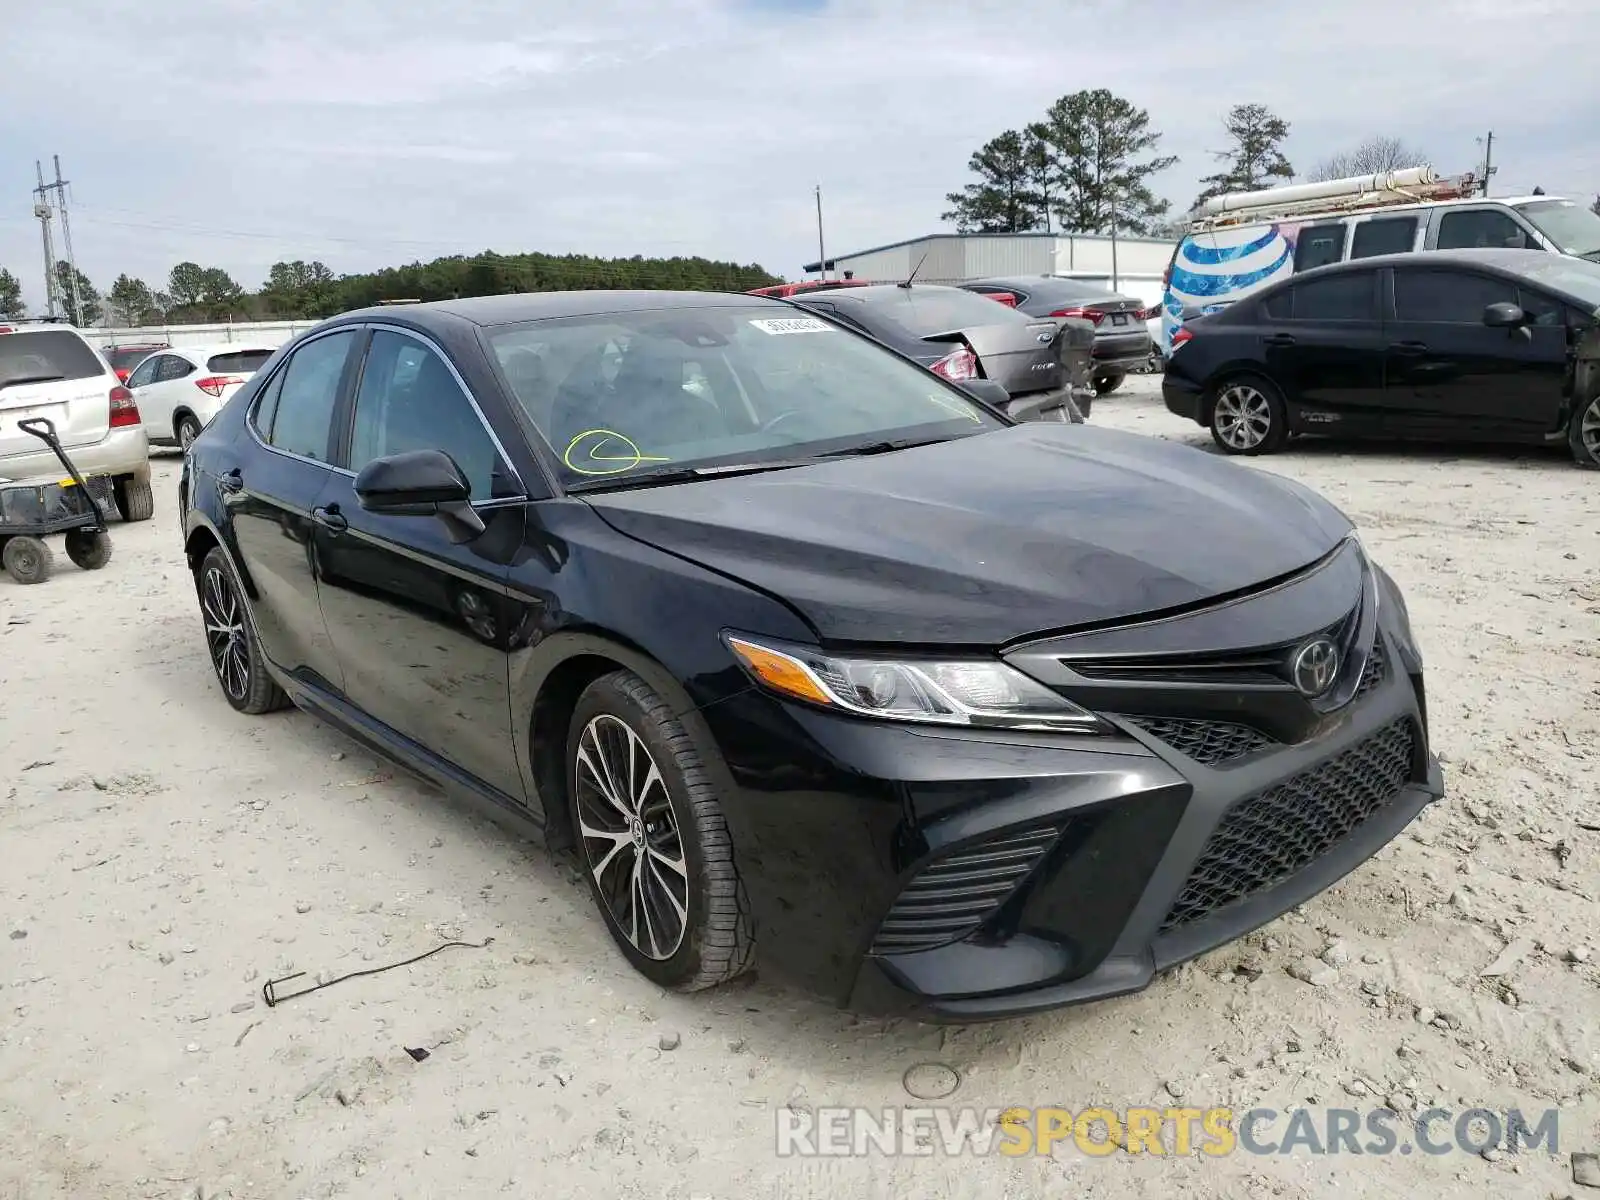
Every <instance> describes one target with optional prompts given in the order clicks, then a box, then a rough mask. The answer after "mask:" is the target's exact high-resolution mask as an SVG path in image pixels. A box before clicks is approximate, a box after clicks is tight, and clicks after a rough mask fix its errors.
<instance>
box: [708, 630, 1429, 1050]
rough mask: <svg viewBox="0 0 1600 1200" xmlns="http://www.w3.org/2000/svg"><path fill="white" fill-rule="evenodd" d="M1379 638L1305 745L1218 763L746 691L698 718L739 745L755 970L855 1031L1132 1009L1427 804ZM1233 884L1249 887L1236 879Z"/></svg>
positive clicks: (1421, 753) (733, 810) (1410, 673)
mask: <svg viewBox="0 0 1600 1200" xmlns="http://www.w3.org/2000/svg"><path fill="white" fill-rule="evenodd" d="M1384 636H1385V639H1386V642H1385V644H1386V645H1387V646H1388V651H1387V656H1386V663H1387V666H1386V668H1385V674H1384V675H1383V676H1382V678H1381V682H1377V683H1374V684H1372V685H1371V686H1367V684H1366V683H1365V682H1364V683H1363V685H1362V689H1363V690H1362V692H1361V694H1360V695H1358V697H1357V698H1356V699H1354V700H1353V701H1351V702H1350V703H1349V704H1348V705H1346V706H1345V707H1344V708H1343V709H1341V710H1339V711H1337V712H1335V713H1332V714H1328V715H1325V716H1324V717H1322V718H1319V725H1318V727H1317V730H1316V733H1315V736H1312V737H1309V738H1307V739H1306V740H1304V741H1301V742H1298V743H1295V744H1282V745H1277V746H1276V747H1275V748H1273V749H1272V750H1270V751H1265V752H1259V753H1248V754H1244V755H1243V756H1241V757H1238V758H1236V759H1235V760H1233V761H1231V762H1227V763H1224V764H1221V765H1206V763H1204V762H1202V761H1200V760H1199V759H1198V758H1195V757H1190V755H1189V754H1186V753H1183V752H1180V751H1179V750H1177V749H1176V748H1174V744H1173V743H1171V742H1169V741H1164V740H1162V738H1160V737H1157V736H1152V735H1151V734H1149V733H1147V732H1146V731H1145V728H1144V727H1142V726H1135V725H1131V724H1128V723H1126V722H1123V721H1121V720H1119V721H1118V724H1119V725H1120V726H1121V727H1122V729H1123V731H1124V732H1125V733H1126V734H1127V736H1126V737H1123V738H1108V737H1100V738H1085V737H1076V738H1074V737H1066V736H1055V735H1036V734H1020V733H1016V734H995V733H983V734H977V733H970V732H966V731H958V730H947V731H946V730H932V729H912V728H909V727H895V726H889V725H881V724H875V723H870V722H859V721H850V720H845V719H840V718H835V717H832V716H830V715H828V714H825V713H821V712H817V711H813V710H809V709H803V708H799V707H793V706H789V705H786V704H783V703H780V702H778V701H776V700H774V699H772V698H770V697H768V696H766V695H765V694H763V693H759V692H754V691H751V692H745V693H742V694H741V695H739V696H736V697H733V698H730V699H728V700H725V701H723V702H721V703H720V704H718V705H714V706H712V708H711V709H708V710H705V713H704V715H705V716H706V717H707V720H708V723H709V725H710V728H711V732H712V735H713V736H714V737H715V738H716V740H717V742H718V743H719V744H720V745H721V746H722V747H724V748H727V747H729V746H735V747H739V750H738V752H736V753H734V754H731V755H728V756H727V761H728V765H729V767H730V769H731V779H730V783H731V784H732V789H733V790H732V794H731V795H730V796H729V797H728V799H729V803H728V804H727V805H726V806H725V808H726V811H727V819H728V825H729V829H730V833H731V834H732V836H733V839H734V843H735V849H736V854H737V856H738V860H739V862H740V864H741V874H742V876H743V879H744V883H745V886H746V889H747V892H748V894H749V898H750V902H751V910H752V915H753V918H754V920H755V925H756V943H757V955H758V959H759V962H760V965H761V969H762V970H763V972H764V973H767V974H770V975H772V976H775V977H779V978H783V979H786V980H788V981H789V982H791V983H794V984H796V985H798V986H800V987H803V988H805V989H806V990H809V991H812V992H815V993H818V994H821V995H823V996H825V997H827V998H828V999H830V1000H832V1001H834V1002H835V1003H838V1004H840V1005H843V1006H845V1007H848V1008H850V1009H853V1010H855V1011H858V1012H862V1013H871V1014H882V1015H888V1014H904V1015H913V1016H917V1017H920V1018H923V1019H927V1020H934V1021H953V1022H970V1021H978V1020H986V1019H994V1018H1001V1017H1008V1016H1016V1015H1020V1014H1025V1013H1031V1012H1037V1011H1040V1010H1044V1009H1050V1008H1055V1007H1059V1006H1062V1005H1067V1004H1076V1003H1081V1002H1083V1001H1088V1000H1097V999H1104V998H1107V997H1112V996H1118V995H1122V994H1125V993H1129V992H1134V991H1138V990H1140V989H1141V988H1143V987H1145V986H1146V985H1148V984H1149V983H1150V981H1151V980H1152V979H1153V978H1154V976H1155V975H1156V974H1157V973H1158V972H1160V971H1163V970H1166V969H1168V968H1170V967H1172V966H1174V965H1176V964H1178V963H1181V962H1183V961H1185V960H1187V959H1190V958H1193V957H1195V956H1197V955H1200V954H1203V953H1205V952H1206V951H1208V950H1211V949H1214V948H1216V947H1218V946H1221V945H1223V944H1225V943H1227V942H1230V941H1232V940H1234V939H1236V938H1238V937H1240V936H1242V935H1243V934H1245V933H1247V932H1249V931H1250V930H1252V929H1254V928H1257V927H1259V926H1260V925H1262V924H1264V923H1266V922H1268V921H1270V920H1272V919H1273V918H1275V917H1277V916H1279V915H1280V914H1282V913H1283V912H1285V911H1287V910H1289V909H1291V908H1293V907H1295V906H1297V905H1299V904H1301V903H1303V902H1304V901H1305V900H1307V899H1308V898H1310V897H1312V896H1314V895H1316V894H1317V893H1318V892H1320V891H1322V890H1324V889H1325V888H1327V887H1329V886H1330V885H1331V884H1333V883H1334V882H1336V881H1337V880H1338V879H1340V878H1341V877H1343V876H1344V875H1346V874H1347V873H1349V872H1350V871H1352V870H1354V869H1355V868H1356V867H1358V866H1359V865H1361V864H1362V863H1363V862H1365V861H1366V860H1367V859H1368V858H1370V857H1371V856H1372V855H1374V854H1375V853H1377V851H1378V850H1379V849H1381V848H1382V847H1383V846H1384V845H1385V844H1387V843H1388V842H1389V841H1390V840H1391V839H1392V838H1394V837H1395V836H1396V835H1397V834H1398V833H1399V832H1400V831H1401V830H1402V829H1404V828H1405V827H1406V825H1407V824H1408V823H1409V822H1410V821H1411V820H1412V818H1413V817H1415V816H1416V814H1417V813H1418V812H1419V811H1420V810H1421V809H1422V808H1424V807H1425V806H1426V805H1427V804H1429V803H1430V802H1431V801H1433V800H1434V799H1437V798H1438V797H1439V796H1441V795H1442V794H1443V790H1444V789H1443V781H1442V777H1441V774H1440V770H1439V766H1438V763H1437V760H1436V759H1435V758H1434V757H1433V756H1432V755H1431V754H1430V753H1429V750H1428V743H1427V721H1426V709H1425V703H1424V699H1423V690H1422V675H1421V666H1420V663H1418V662H1417V661H1416V660H1415V659H1414V657H1413V656H1411V655H1410V654H1409V653H1408V652H1407V651H1406V649H1405V643H1403V642H1402V640H1401V639H1400V636H1399V634H1398V633H1397V631H1396V630H1394V629H1393V628H1390V629H1389V631H1388V632H1387V633H1386V634H1385V635H1384ZM1363 678H1365V675H1364V676H1363ZM756 747H761V748H762V749H761V750H760V751H759V753H758V752H757V751H756V750H755V748H756ZM1191 750H1192V747H1191ZM1274 806H1276V807H1274ZM1319 806H1320V807H1319ZM1308 811H1311V812H1314V814H1316V815H1317V820H1318V821H1319V822H1320V824H1319V825H1318V826H1317V828H1316V829H1308V828H1307V827H1306V818H1305V816H1304V814H1305V813H1306V812H1308ZM1263 821H1264V822H1265V824H1263ZM1296 822H1299V824H1298V825H1297V824H1296ZM1274 823H1276V824H1274ZM1241 829H1243V830H1244V836H1245V839H1246V840H1245V841H1244V842H1241V840H1240V839H1241ZM1263 830H1266V832H1267V833H1268V834H1271V835H1272V836H1271V837H1266V838H1262V837H1261V836H1260V835H1261V834H1262V831H1263ZM1313 834H1315V835H1316V836H1312V835H1313ZM1334 835H1336V836H1334ZM1252 837H1254V838H1258V840H1262V841H1266V842H1270V843H1271V844H1270V845H1266V846H1265V849H1264V850H1262V853H1264V854H1265V855H1266V858H1267V859H1272V858H1273V856H1274V854H1275V853H1276V851H1277V850H1278V849H1280V848H1287V849H1286V850H1285V851H1284V854H1283V855H1282V856H1280V857H1281V858H1282V861H1281V862H1277V865H1276V866H1273V865H1272V864H1267V865H1266V866H1263V863H1264V862H1265V861H1266V860H1265V859H1262V858H1260V856H1259V855H1257V853H1256V852H1257V850H1260V849H1262V848H1261V847H1260V846H1257V845H1255V844H1252V843H1250V842H1249V838H1252ZM1319 837H1320V838H1321V839H1322V842H1318V841H1317V838H1319ZM1323 842H1325V843H1326V844H1323ZM1313 844H1314V850H1315V852H1314V853H1308V854H1302V855H1301V858H1300V859H1299V860H1296V859H1295V853H1294V848H1295V847H1297V846H1299V847H1305V846H1308V845H1313ZM1230 855H1231V856H1232V858H1231V859H1230V857H1229V856H1230ZM1235 860H1238V861H1235ZM1247 860H1248V861H1247ZM1274 861H1275V862H1276V861H1277V860H1274ZM1285 863H1287V864H1288V867H1287V868H1285V866H1284V864H1285ZM1252 871H1253V872H1255V875H1254V876H1253V877H1254V878H1256V880H1257V882H1261V881H1263V880H1264V881H1265V882H1264V883H1263V884H1262V886H1258V887H1254V888H1249V887H1245V886H1244V885H1242V884H1241V883H1240V880H1241V879H1243V878H1244V877H1245V876H1247V875H1249V874H1250V872H1252ZM941 930H942V932H941ZM952 931H954V936H952Z"/></svg>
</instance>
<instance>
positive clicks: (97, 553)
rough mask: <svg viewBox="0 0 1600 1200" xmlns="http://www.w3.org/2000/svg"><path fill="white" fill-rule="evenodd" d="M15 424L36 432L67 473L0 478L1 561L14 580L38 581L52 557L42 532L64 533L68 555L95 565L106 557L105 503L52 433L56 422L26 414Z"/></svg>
mask: <svg viewBox="0 0 1600 1200" xmlns="http://www.w3.org/2000/svg"><path fill="white" fill-rule="evenodd" d="M17 428H18V429H20V430H22V432H24V433H30V434H32V435H33V436H34V437H36V438H38V439H39V440H40V441H41V442H43V443H44V444H45V445H47V446H49V447H50V449H51V450H53V451H55V455H56V457H57V458H58V459H60V460H61V465H62V467H64V468H65V469H66V472H67V475H68V476H69V477H70V478H67V479H61V480H57V481H55V482H50V483H39V482H34V483H12V482H9V481H7V482H0V562H3V564H4V566H5V569H6V570H7V571H8V572H10V574H11V578H13V579H15V580H16V581H17V582H18V583H43V582H44V581H45V580H46V579H49V578H50V570H51V567H52V566H53V565H54V562H55V558H54V556H53V555H52V554H51V552H50V547H49V545H48V544H47V543H46V542H45V540H44V539H45V538H46V537H47V536H48V535H50V534H54V533H65V534H66V535H67V536H66V550H67V557H68V558H70V559H71V560H72V561H73V562H74V563H76V564H77V565H78V566H79V567H81V568H83V570H85V571H98V570H99V569H100V568H101V567H103V566H105V565H106V563H108V562H109V561H111V534H110V533H109V532H107V530H106V517H105V513H106V505H107V504H108V503H109V499H107V500H101V499H99V498H97V497H96V496H95V495H94V494H93V493H92V491H91V488H90V485H89V483H88V482H87V481H86V480H85V479H84V477H83V476H82V475H80V474H78V468H77V467H75V466H74V465H73V463H72V459H70V458H68V457H67V452H66V451H65V450H64V449H63V448H62V446H61V439H60V438H58V437H57V436H56V427H55V422H53V421H51V420H49V419H48V418H47V417H29V418H25V419H23V420H21V421H18V422H17Z"/></svg>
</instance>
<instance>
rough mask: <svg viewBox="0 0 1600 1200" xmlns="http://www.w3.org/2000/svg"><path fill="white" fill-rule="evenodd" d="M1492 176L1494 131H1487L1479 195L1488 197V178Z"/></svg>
mask: <svg viewBox="0 0 1600 1200" xmlns="http://www.w3.org/2000/svg"><path fill="white" fill-rule="evenodd" d="M1493 174H1494V130H1492V129H1491V130H1489V137H1488V140H1487V141H1485V142H1484V144H1483V187H1482V188H1481V189H1480V191H1481V194H1482V195H1483V196H1485V197H1487V196H1488V195H1489V176H1491V175H1493Z"/></svg>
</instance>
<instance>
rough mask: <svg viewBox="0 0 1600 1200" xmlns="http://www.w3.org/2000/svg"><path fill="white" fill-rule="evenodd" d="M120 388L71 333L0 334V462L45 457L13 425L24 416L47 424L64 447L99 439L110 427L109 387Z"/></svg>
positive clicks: (95, 355) (35, 443)
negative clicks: (19, 456)
mask: <svg viewBox="0 0 1600 1200" xmlns="http://www.w3.org/2000/svg"><path fill="white" fill-rule="evenodd" d="M120 386H121V384H119V383H118V382H117V378H116V376H115V375H114V374H113V373H112V371H111V368H110V367H109V366H107V365H106V362H105V360H104V359H103V358H101V357H100V355H99V354H98V353H97V352H96V351H95V349H94V348H93V347H92V346H90V345H89V343H88V342H86V341H84V340H83V338H82V337H81V336H80V335H79V334H77V333H76V332H75V331H73V330H70V329H27V328H24V329H19V330H16V331H15V332H12V333H0V458H4V457H6V456H8V455H12V454H30V455H31V454H39V453H41V452H43V453H48V451H46V450H45V445H44V443H43V442H41V441H40V440H39V439H38V438H36V437H34V436H33V435H32V434H28V433H24V432H22V430H21V429H19V428H18V427H17V422H18V421H22V420H27V419H28V418H37V417H44V418H47V419H48V420H50V421H51V422H53V423H54V424H55V427H56V434H57V436H58V437H60V439H61V442H62V444H63V445H65V446H67V447H69V448H70V447H72V446H85V445H92V444H93V443H95V442H98V441H100V440H101V439H102V438H104V437H105V436H106V433H107V432H108V431H109V429H110V425H111V389H112V388H113V387H120ZM4 474H5V470H4V467H3V466H0V475H4Z"/></svg>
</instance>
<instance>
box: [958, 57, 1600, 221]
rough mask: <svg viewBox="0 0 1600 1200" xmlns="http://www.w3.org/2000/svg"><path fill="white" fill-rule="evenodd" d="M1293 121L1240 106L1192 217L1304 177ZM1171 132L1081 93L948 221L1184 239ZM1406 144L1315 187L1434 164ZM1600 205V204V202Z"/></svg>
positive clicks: (984, 154)
mask: <svg viewBox="0 0 1600 1200" xmlns="http://www.w3.org/2000/svg"><path fill="white" fill-rule="evenodd" d="M1289 129H1290V126H1289V122H1288V121H1286V120H1284V119H1283V118H1282V117H1280V116H1279V115H1278V114H1276V113H1274V112H1273V111H1272V110H1271V109H1269V108H1267V107H1266V105H1264V104H1254V103H1250V104H1236V105H1234V106H1233V107H1232V108H1230V109H1229V110H1228V112H1227V113H1226V115H1224V117H1223V118H1222V131H1223V134H1224V135H1225V137H1226V141H1225V142H1224V143H1223V145H1224V146H1225V148H1224V149H1222V150H1217V151H1212V152H1211V157H1212V158H1213V159H1214V160H1215V162H1216V170H1215V171H1214V172H1213V173H1212V174H1210V175H1207V176H1205V177H1204V178H1202V179H1201V181H1200V182H1201V187H1202V190H1201V192H1200V194H1199V195H1198V196H1196V197H1195V199H1194V201H1193V203H1192V204H1191V205H1190V206H1189V211H1192V210H1193V209H1194V208H1195V207H1198V206H1199V205H1200V204H1202V203H1203V202H1204V201H1206V200H1209V199H1211V198H1212V197H1213V196H1219V195H1223V194H1225V193H1228V192H1246V191H1254V190H1256V189H1259V188H1268V187H1277V186H1281V185H1283V184H1286V183H1289V182H1291V181H1292V180H1294V179H1295V177H1296V173H1295V168H1294V166H1293V164H1291V163H1290V161H1289V159H1288V158H1287V156H1286V155H1285V154H1284V150H1283V146H1284V143H1285V142H1287V141H1288V138H1289ZM1161 138H1162V134H1161V131H1160V130H1159V129H1157V128H1156V127H1155V126H1154V125H1153V124H1152V123H1151V120H1150V114H1149V113H1148V112H1147V111H1146V110H1145V109H1142V108H1140V107H1139V106H1138V105H1137V104H1135V103H1134V102H1133V101H1131V100H1128V99H1126V98H1124V97H1122V96H1118V95H1115V94H1114V93H1112V92H1110V91H1108V90H1106V89H1105V88H1095V89H1092V90H1085V91H1078V92H1071V93H1068V94H1067V95H1065V96H1063V97H1061V98H1060V99H1059V100H1057V101H1056V102H1055V103H1054V104H1052V105H1051V106H1050V107H1049V108H1048V109H1046V110H1045V112H1044V115H1043V116H1042V117H1041V118H1040V119H1039V120H1036V121H1032V122H1029V123H1028V124H1026V125H1023V126H1022V127H1021V128H1019V129H1008V130H1006V131H1005V132H1003V133H1001V134H998V135H997V136H995V137H993V138H991V139H990V140H989V141H987V142H985V143H984V144H983V145H982V146H980V147H978V149H977V150H976V151H974V152H973V155H972V157H971V159H970V160H969V161H968V163H967V169H968V171H970V172H971V173H972V175H973V177H974V178H973V180H972V182H970V183H968V184H966V185H965V186H964V187H963V188H962V189H961V190H960V191H958V192H951V193H949V195H947V196H946V197H945V199H946V201H947V202H948V203H949V205H950V208H949V209H948V211H946V212H945V213H944V217H943V219H944V220H946V221H950V222H952V223H953V224H954V225H955V227H956V229H957V230H958V231H959V232H962V233H1027V232H1030V231H1034V230H1042V231H1047V232H1048V231H1050V230H1052V229H1060V230H1063V231H1071V232H1074V233H1109V232H1111V231H1112V230H1113V229H1115V230H1116V231H1118V232H1120V233H1133V234H1152V235H1159V236H1175V235H1176V234H1177V232H1178V227H1179V224H1180V222H1177V221H1174V220H1173V218H1172V216H1171V215H1170V214H1171V212H1172V202H1171V201H1170V200H1167V199H1164V198H1163V197H1161V196H1158V195H1157V194H1156V192H1155V190H1154V188H1153V186H1152V184H1153V180H1154V177H1155V176H1157V175H1159V174H1161V173H1162V172H1163V171H1166V170H1167V169H1168V168H1170V167H1172V166H1174V165H1176V164H1177V162H1178V157H1177V156H1176V155H1173V154H1162V153H1160V146H1161ZM1428 161H1429V159H1428V157H1427V155H1425V154H1423V153H1421V152H1420V151H1418V150H1416V149H1415V148H1414V147H1412V146H1408V145H1407V144H1406V143H1405V142H1403V141H1401V140H1400V139H1399V138H1393V137H1371V138H1368V139H1367V140H1366V141H1364V142H1362V143H1361V144H1360V145H1359V146H1356V147H1355V148H1353V149H1350V150H1345V151H1340V152H1339V153H1336V154H1332V155H1329V156H1328V157H1327V158H1325V159H1323V160H1322V161H1321V162H1319V163H1317V164H1316V165H1315V166H1314V167H1313V168H1312V169H1311V171H1310V172H1309V173H1308V175H1307V178H1308V179H1310V180H1326V179H1340V178H1344V177H1346V176H1351V175H1367V174H1373V173H1375V172H1379V171H1391V170H1395V169H1396V168H1400V167H1410V166H1417V165H1420V164H1422V163H1426V162H1428ZM1597 204H1600V200H1597Z"/></svg>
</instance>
